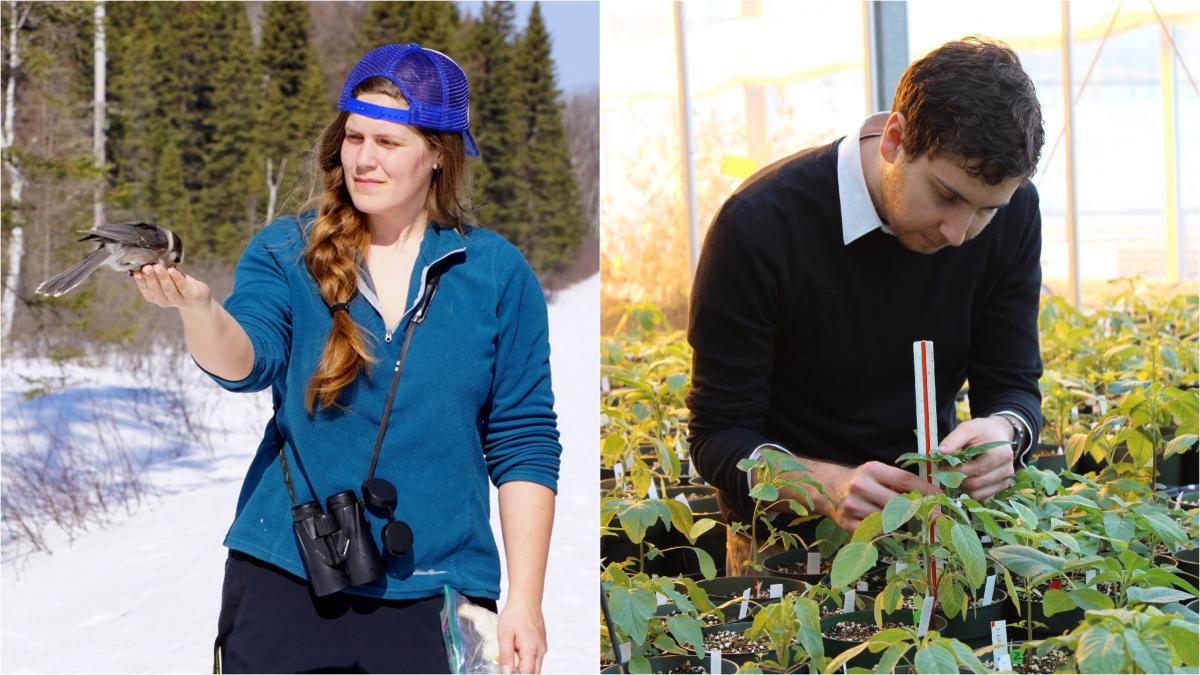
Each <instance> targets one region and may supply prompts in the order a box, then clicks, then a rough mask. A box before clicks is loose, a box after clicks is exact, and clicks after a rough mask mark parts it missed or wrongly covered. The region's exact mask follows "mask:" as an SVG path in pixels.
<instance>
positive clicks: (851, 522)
mask: <svg viewBox="0 0 1200 675" xmlns="http://www.w3.org/2000/svg"><path fill="white" fill-rule="evenodd" d="M842 468H843V469H844V471H843V473H842V475H841V476H840V477H835V478H834V480H833V483H832V485H833V490H832V491H831V495H832V496H833V499H834V502H833V512H832V513H828V514H826V515H828V516H829V517H831V518H833V520H834V522H836V523H837V524H838V527H840V528H842V529H843V530H846V531H847V532H853V531H854V528H856V527H858V524H859V523H861V522H862V519H863V518H866V517H867V516H868V515H870V514H872V513H874V512H876V511H882V510H883V507H884V505H886V504H887V503H888V500H889V499H891V498H892V497H895V496H896V495H900V494H904V493H906V492H911V491H913V490H917V491H919V492H920V493H921V494H925V495H931V494H936V493H938V492H941V490H939V489H938V488H937V487H936V486H934V485H933V484H932V483H929V482H926V481H924V480H922V479H921V477H920V476H917V475H916V474H912V473H909V472H908V471H905V470H904V469H901V468H899V467H895V466H891V465H888V464H884V463H883V462H867V463H866V464H862V465H860V466H858V467H853V468H852V467H842ZM826 484H827V485H828V484H829V483H826Z"/></svg>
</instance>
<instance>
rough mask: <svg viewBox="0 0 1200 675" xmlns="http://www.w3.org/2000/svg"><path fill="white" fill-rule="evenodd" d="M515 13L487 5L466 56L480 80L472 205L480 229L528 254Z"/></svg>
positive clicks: (474, 95)
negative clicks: (476, 214)
mask: <svg viewBox="0 0 1200 675" xmlns="http://www.w3.org/2000/svg"><path fill="white" fill-rule="evenodd" d="M514 12H515V10H514V7H513V3H511V2H493V3H485V4H484V6H483V12H482V16H481V17H480V20H479V21H478V23H476V25H475V30H474V31H473V36H472V37H473V39H472V48H471V50H470V51H471V53H472V54H473V55H474V56H475V62H476V72H477V73H478V75H477V76H476V78H475V81H474V82H472V83H471V84H472V87H471V111H472V117H473V120H472V126H473V127H474V134H475V140H476V141H477V143H478V144H479V155H480V156H479V160H478V161H477V162H476V165H475V167H474V173H473V178H474V187H475V198H474V202H475V204H476V207H477V208H476V211H477V213H478V220H479V223H480V224H481V225H483V226H484V227H488V228H490V229H493V230H495V231H497V232H499V233H500V234H501V235H503V236H504V237H505V238H506V239H508V240H509V241H511V242H513V243H514V244H515V245H517V246H518V247H519V248H521V249H522V251H528V250H529V244H530V243H531V242H530V237H529V233H528V220H527V219H526V217H525V213H524V212H523V209H522V199H523V198H524V193H525V190H526V186H525V182H524V181H523V180H522V171H521V166H522V150H523V149H522V141H523V137H522V134H521V130H520V118H519V116H518V114H517V107H518V105H523V103H522V102H521V101H520V92H519V89H518V87H519V83H518V79H517V73H516V65H515V64H514V61H513V51H514V46H513V44H512V41H511V38H512V35H513V17H514Z"/></svg>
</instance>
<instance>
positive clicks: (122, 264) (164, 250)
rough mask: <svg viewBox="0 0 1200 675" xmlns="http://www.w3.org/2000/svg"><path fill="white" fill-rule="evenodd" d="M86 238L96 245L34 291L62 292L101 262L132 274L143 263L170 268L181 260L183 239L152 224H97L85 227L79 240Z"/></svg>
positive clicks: (48, 293)
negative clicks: (84, 255) (96, 245)
mask: <svg viewBox="0 0 1200 675" xmlns="http://www.w3.org/2000/svg"><path fill="white" fill-rule="evenodd" d="M89 240H91V241H96V242H99V244H100V245H99V247H98V248H97V249H96V250H95V251H92V252H91V253H90V254H88V256H87V257H86V258H84V259H83V260H80V261H79V262H77V263H75V264H74V265H72V266H71V267H70V269H68V270H67V271H65V272H63V273H61V274H58V275H55V276H54V277H53V278H51V279H49V280H47V281H46V282H45V283H43V284H42V285H41V286H38V287H37V292H38V293H41V294H42V295H50V296H54V297H58V296H60V295H65V294H67V293H69V292H70V291H71V289H73V288H75V287H76V286H78V285H79V284H81V283H83V281H84V280H85V279H87V278H88V275H90V274H91V273H92V272H93V271H95V269H96V268H97V267H100V266H101V265H104V266H107V267H109V268H111V269H114V270H120V271H122V272H129V273H130V274H133V272H135V271H137V270H140V269H142V267H143V266H145V265H153V264H156V263H157V264H160V265H163V266H164V267H174V266H175V265H178V264H179V263H181V262H183V240H182V239H180V238H179V236H178V235H176V234H175V233H174V232H172V231H170V230H168V229H167V228H165V227H159V226H158V225H155V224H153V223H143V222H139V221H130V222H128V223H108V224H105V225H100V226H99V227H93V228H92V229H90V230H88V231H87V233H86V234H84V236H83V237H82V238H80V240H79V241H89Z"/></svg>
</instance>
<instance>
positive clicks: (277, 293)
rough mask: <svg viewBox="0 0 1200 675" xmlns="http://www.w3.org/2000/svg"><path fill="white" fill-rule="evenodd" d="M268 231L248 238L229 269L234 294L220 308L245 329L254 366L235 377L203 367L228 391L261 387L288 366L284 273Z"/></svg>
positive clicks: (288, 302) (289, 311)
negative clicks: (235, 262) (243, 248)
mask: <svg viewBox="0 0 1200 675" xmlns="http://www.w3.org/2000/svg"><path fill="white" fill-rule="evenodd" d="M271 232H272V228H270V227H268V228H266V229H264V230H262V231H261V232H259V233H258V234H257V235H255V236H254V238H252V239H251V240H250V244H249V245H247V246H246V250H245V251H243V252H242V258H241V260H239V261H238V265H237V269H236V270H235V271H234V275H233V293H231V294H230V295H229V297H228V298H226V300H225V309H226V310H227V311H228V312H229V313H230V314H231V315H232V316H233V318H234V319H236V320H237V322H238V324H240V325H241V327H242V330H244V331H246V336H247V337H249V338H250V344H251V345H253V347H254V366H253V367H252V368H251V369H250V374H249V375H247V376H246V377H245V378H243V379H241V380H238V381H232V380H226V379H224V378H221V377H217V376H216V375H213V374H212V373H209V372H208V371H206V370H205V371H204V372H205V373H207V374H208V376H209V377H211V378H212V379H213V381H215V382H216V383H217V384H219V385H221V386H222V387H224V388H225V389H228V390H229V391H233V392H255V391H261V390H263V389H266V388H267V387H269V386H271V384H272V383H274V382H275V380H277V379H278V378H279V377H281V376H282V375H283V373H284V372H285V370H286V369H287V362H288V355H289V352H290V349H291V339H292V308H291V299H290V292H289V288H288V282H287V276H286V274H285V273H284V269H283V267H282V265H280V263H279V259H278V257H277V255H276V252H275V251H273V250H272V245H271V244H270V239H269V236H270V233H271ZM194 361H195V359H193V362H194ZM196 365H197V367H199V366H200V364H198V363H197V364H196ZM200 369H201V370H204V369H203V368H200Z"/></svg>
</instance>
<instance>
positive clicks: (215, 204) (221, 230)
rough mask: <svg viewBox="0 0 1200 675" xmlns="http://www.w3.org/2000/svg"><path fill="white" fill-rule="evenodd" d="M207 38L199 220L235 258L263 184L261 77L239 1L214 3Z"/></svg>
mask: <svg viewBox="0 0 1200 675" xmlns="http://www.w3.org/2000/svg"><path fill="white" fill-rule="evenodd" d="M213 10H214V12H215V14H214V17H213V18H214V24H213V30H212V33H211V38H210V39H211V40H212V41H213V42H214V43H215V44H217V45H218V46H219V50H218V51H217V60H216V63H215V64H214V68H213V71H212V80H213V89H212V100H211V109H210V111H209V113H208V120H209V124H208V130H209V132H210V133H211V137H210V138H208V139H207V141H206V143H205V146H204V152H203V155H204V157H205V160H204V163H203V166H202V170H201V180H202V183H203V188H202V190H201V193H200V195H199V200H198V201H199V203H198V208H197V213H198V218H199V219H200V221H201V222H202V223H204V229H205V231H206V233H207V239H208V242H209V246H210V247H211V248H212V250H213V252H214V253H215V254H216V255H218V256H219V257H221V258H225V259H227V260H231V261H232V260H236V259H237V256H238V255H239V254H240V253H241V250H242V248H243V247H244V246H245V243H246V240H247V238H248V235H249V233H250V228H251V226H252V225H253V224H254V223H256V221H257V220H258V218H259V216H258V215H257V209H258V207H259V204H260V202H261V193H262V192H263V189H264V186H263V183H262V182H261V181H262V178H261V175H262V170H261V169H260V168H259V167H260V166H261V164H262V159H261V158H262V153H261V150H260V149H259V147H258V136H259V132H258V129H256V127H255V122H256V121H257V120H258V119H259V117H260V114H261V113H260V111H259V106H260V105H261V96H259V92H260V91H261V82H262V79H261V77H260V76H258V74H257V71H258V68H257V63H256V62H255V60H254V54H253V46H252V45H253V42H252V39H251V35H250V23H249V20H248V19H247V17H246V10H245V7H244V6H243V5H241V4H239V3H213Z"/></svg>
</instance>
